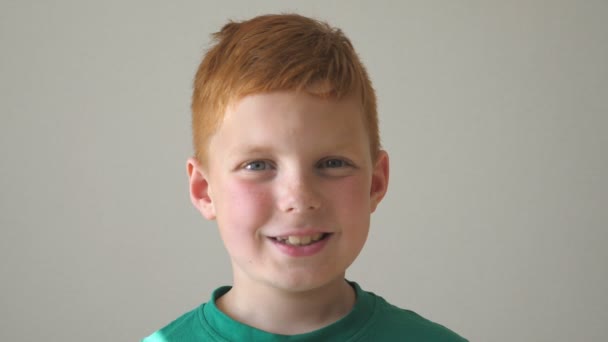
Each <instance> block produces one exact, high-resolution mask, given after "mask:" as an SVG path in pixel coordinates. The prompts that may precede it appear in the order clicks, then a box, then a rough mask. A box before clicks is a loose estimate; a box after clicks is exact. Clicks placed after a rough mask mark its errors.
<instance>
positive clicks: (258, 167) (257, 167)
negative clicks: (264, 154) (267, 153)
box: [245, 160, 270, 171]
mask: <svg viewBox="0 0 608 342" xmlns="http://www.w3.org/2000/svg"><path fill="white" fill-rule="evenodd" d="M269 168H270V165H268V163H267V162H265V161H262V160H255V161H252V162H251V163H247V164H245V170H250V171H264V170H266V169H269Z"/></svg>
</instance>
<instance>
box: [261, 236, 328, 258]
mask: <svg viewBox="0 0 608 342" xmlns="http://www.w3.org/2000/svg"><path fill="white" fill-rule="evenodd" d="M314 234H315V233H312V234H310V233H304V234H302V233H300V234H289V235H280V236H306V235H314ZM280 236H279V237H280ZM332 238H333V234H329V235H328V236H326V237H325V238H323V239H322V240H319V241H317V242H314V243H312V244H310V245H308V246H292V245H288V244H285V243H281V242H279V241H277V240H275V239H273V238H270V237H269V238H268V241H269V242H270V243H272V244H273V246H275V247H276V248H277V249H278V250H279V252H281V253H283V254H285V255H288V256H290V257H308V256H313V255H315V254H318V253H320V252H321V251H322V250H323V249H324V248H325V246H326V245H327V243H328V242H329V241H330V240H331V239H332Z"/></svg>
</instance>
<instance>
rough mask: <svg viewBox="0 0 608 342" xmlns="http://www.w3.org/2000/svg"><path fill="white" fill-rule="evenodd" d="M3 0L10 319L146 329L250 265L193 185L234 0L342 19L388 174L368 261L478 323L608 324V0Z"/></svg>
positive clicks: (380, 283)
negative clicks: (364, 72)
mask: <svg viewBox="0 0 608 342" xmlns="http://www.w3.org/2000/svg"><path fill="white" fill-rule="evenodd" d="M328 3H329V2H327V3H326V2H325V1H306V2H304V1H301V2H285V1H264V2H253V1H246V0H243V1H231V2H229V3H227V2H226V1H217V2H210V1H194V0H191V1H175V2H171V1H67V0H66V1H37V2H35V1H16V0H15V1H7V0H4V1H2V2H1V3H0V50H1V51H0V158H1V159H0V160H1V161H0V227H1V228H0V259H1V260H2V262H1V264H0V265H1V266H0V279H1V280H0V318H1V319H2V325H1V326H2V328H1V329H0V340H2V341H36V340H45V341H133V340H137V339H139V338H141V337H143V336H145V335H147V334H149V333H150V332H151V331H152V330H155V329H157V328H159V327H161V326H162V325H164V324H166V323H168V322H169V321H170V320H172V319H174V318H176V317H177V316H178V315H179V314H180V313H183V312H185V311H186V310H189V309H191V308H192V307H194V306H196V305H198V304H200V303H201V302H203V301H206V300H207V299H208V297H209V295H210V292H211V291H212V290H213V289H214V288H215V287H217V286H219V285H223V284H226V283H228V282H229V281H230V271H229V269H228V266H229V264H228V260H227V257H226V255H225V252H224V250H223V247H222V245H221V242H220V240H219V238H218V236H217V234H216V231H215V228H214V225H213V224H212V223H208V222H205V221H204V220H203V219H202V218H201V217H200V216H199V215H198V214H197V212H195V210H194V209H193V208H192V207H191V205H190V203H189V200H188V195H187V187H186V172H185V159H186V158H187V157H188V156H189V155H190V153H191V146H190V131H189V125H190V123H189V97H190V91H191V80H192V77H193V75H194V71H195V69H196V67H197V65H198V62H199V61H200V58H201V55H202V52H203V51H204V49H205V47H206V46H207V44H208V42H209V34H210V33H212V32H215V31H217V30H218V29H219V28H220V26H221V25H222V24H223V23H225V22H226V20H227V19H229V18H232V19H246V18H249V17H251V16H253V15H256V14H261V13H267V12H284V11H297V12H299V13H301V14H305V15H312V16H316V17H318V18H321V19H325V20H328V21H329V22H330V23H332V24H333V25H335V26H338V27H341V28H342V29H343V30H344V31H345V32H346V33H347V35H348V36H349V37H350V38H351V40H352V41H353V43H354V45H355V47H356V48H357V50H358V51H359V53H360V55H361V56H362V58H363V60H364V62H365V63H366V65H367V67H368V69H369V71H370V73H371V75H372V77H373V81H374V85H375V88H376V89H377V92H378V96H379V101H380V102H379V106H380V107H379V109H380V114H381V118H382V125H381V128H382V130H383V140H384V145H385V147H386V148H387V149H388V150H389V152H390V154H391V157H392V159H391V162H392V165H391V166H392V177H391V185H390V190H389V194H388V196H387V198H386V200H385V202H384V203H382V205H381V207H380V209H379V211H378V212H377V214H375V215H374V217H373V227H372V233H371V237H370V240H369V243H368V245H367V246H366V249H365V250H364V252H363V253H362V255H361V257H360V259H359V260H358V261H357V262H356V264H355V266H353V267H352V269H351V270H350V273H349V278H350V279H353V280H357V281H358V282H359V283H361V284H362V286H364V287H365V288H366V289H368V290H372V291H375V292H377V293H379V294H381V295H383V296H384V297H385V298H387V299H388V300H389V301H391V302H393V303H395V304H397V305H399V306H402V307H406V308H410V309H413V310H415V311H417V312H419V313H420V314H422V315H424V316H426V317H428V318H430V319H432V320H435V321H438V322H440V323H443V324H445V325H446V326H448V327H450V328H452V329H453V330H455V331H457V332H459V333H460V334H462V335H463V336H465V337H468V338H469V339H471V340H472V341H513V340H517V341H601V340H604V339H605V338H606V336H608V328H607V326H606V322H608V296H607V295H606V289H608V271H607V270H608V267H607V265H606V264H607V260H608V252H607V251H606V245H607V242H608V233H607V228H608V205H607V203H608V181H607V180H606V175H607V174H608V152H607V149H608V138H607V137H608V135H607V134H606V130H607V129H608V118H607V116H608V100H607V98H608V66H607V64H608V63H607V61H608V34H606V33H607V32H608V3H607V2H604V1H578V2H577V1H417V2H414V1H403V2H398V1H374V2H372V1H333V2H331V3H329V4H328Z"/></svg>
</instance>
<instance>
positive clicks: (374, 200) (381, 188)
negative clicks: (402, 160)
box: [369, 151, 389, 213]
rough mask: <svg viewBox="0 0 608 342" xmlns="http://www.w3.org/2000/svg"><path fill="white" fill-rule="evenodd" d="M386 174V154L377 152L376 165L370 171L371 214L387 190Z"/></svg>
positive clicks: (387, 164) (387, 166) (387, 167)
mask: <svg viewBox="0 0 608 342" xmlns="http://www.w3.org/2000/svg"><path fill="white" fill-rule="evenodd" d="M388 174H389V163H388V153H386V151H380V152H378V157H377V158H376V164H375V165H374V169H373V170H372V184H371V187H370V193H369V195H370V199H371V200H370V203H371V212H372V213H373V212H374V211H375V210H376V207H377V206H378V204H379V203H380V201H382V199H383V198H384V195H385V194H386V191H387V190H388Z"/></svg>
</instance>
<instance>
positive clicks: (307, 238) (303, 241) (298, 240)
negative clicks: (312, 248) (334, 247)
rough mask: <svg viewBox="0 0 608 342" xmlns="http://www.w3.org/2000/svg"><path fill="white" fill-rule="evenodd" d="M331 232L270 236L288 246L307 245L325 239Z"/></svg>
mask: <svg viewBox="0 0 608 342" xmlns="http://www.w3.org/2000/svg"><path fill="white" fill-rule="evenodd" d="M330 235H331V233H317V234H313V235H304V236H277V237H271V239H272V240H274V241H277V242H278V243H282V244H285V245H290V246H309V245H312V244H314V243H316V242H319V241H321V240H324V239H326V238H327V237H329V236H330Z"/></svg>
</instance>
